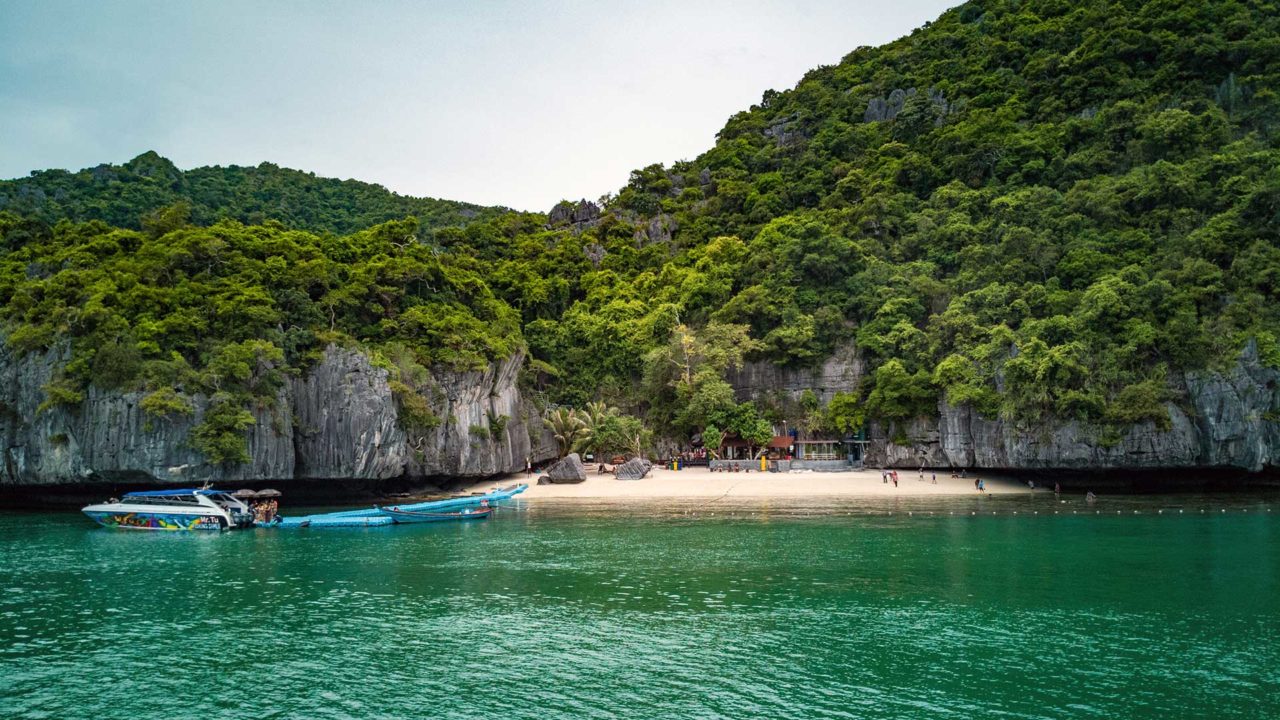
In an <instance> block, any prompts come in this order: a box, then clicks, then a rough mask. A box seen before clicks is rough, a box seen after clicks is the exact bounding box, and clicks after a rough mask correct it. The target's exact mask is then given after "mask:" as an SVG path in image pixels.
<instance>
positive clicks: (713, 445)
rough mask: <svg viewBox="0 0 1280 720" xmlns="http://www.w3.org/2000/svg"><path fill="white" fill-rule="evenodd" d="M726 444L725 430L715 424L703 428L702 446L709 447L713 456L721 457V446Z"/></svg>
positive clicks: (709, 451) (708, 450)
mask: <svg viewBox="0 0 1280 720" xmlns="http://www.w3.org/2000/svg"><path fill="white" fill-rule="evenodd" d="M722 445H724V432H723V431H721V430H720V428H718V427H716V426H715V425H708V426H706V427H705V428H703V429H702V447H704V448H706V449H707V452H708V453H710V454H711V457H712V458H715V459H719V458H720V447H721V446H722Z"/></svg>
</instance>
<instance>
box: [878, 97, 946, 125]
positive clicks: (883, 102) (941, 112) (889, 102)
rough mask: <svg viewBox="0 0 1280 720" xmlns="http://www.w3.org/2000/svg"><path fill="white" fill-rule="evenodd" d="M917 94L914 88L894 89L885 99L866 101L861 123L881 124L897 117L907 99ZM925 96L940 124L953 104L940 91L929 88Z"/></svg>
mask: <svg viewBox="0 0 1280 720" xmlns="http://www.w3.org/2000/svg"><path fill="white" fill-rule="evenodd" d="M918 92H919V90H917V89H916V88H907V89H906V90H903V89H902V88H895V89H894V90H893V91H892V92H890V93H889V96H888V97H887V98H878V97H877V98H871V99H870V100H868V101H867V109H866V111H865V112H863V114H862V121H863V122H883V121H885V120H892V119H894V118H896V117H898V113H900V112H902V108H903V106H904V105H906V104H907V99H908V98H910V97H913V96H914V95H916V94H917V93H918ZM925 94H926V95H927V96H928V98H929V102H931V103H933V105H934V106H935V107H936V108H937V111H938V120H937V122H939V123H941V122H942V119H943V118H944V117H946V115H947V113H949V112H951V111H952V109H953V107H954V106H953V103H949V102H947V99H946V97H945V96H944V95H943V94H942V91H941V90H937V89H934V88H929V89H927V90H925Z"/></svg>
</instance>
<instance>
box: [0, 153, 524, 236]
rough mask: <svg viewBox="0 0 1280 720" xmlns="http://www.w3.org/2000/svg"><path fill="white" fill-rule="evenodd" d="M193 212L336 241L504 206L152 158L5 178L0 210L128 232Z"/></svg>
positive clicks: (195, 218)
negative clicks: (157, 217) (179, 210)
mask: <svg viewBox="0 0 1280 720" xmlns="http://www.w3.org/2000/svg"><path fill="white" fill-rule="evenodd" d="M179 203H181V204H185V205H186V206H188V208H189V216H188V219H189V221H190V222H191V223H193V224H196V225H212V224H214V223H216V222H218V221H220V220H236V221H239V222H242V223H245V224H247V225H257V224H261V223H263V222H265V221H267V220H275V221H277V222H280V223H283V224H284V225H285V226H286V227H290V228H296V229H303V230H314V231H316V232H331V233H337V234H339V235H343V234H348V233H353V232H356V231H358V230H364V229H367V228H369V227H372V226H374V225H377V224H378V223H383V222H388V221H391V220H403V219H404V218H406V217H416V218H417V219H418V224H419V225H420V226H421V227H424V228H434V227H446V226H450V225H465V224H466V223H468V222H472V221H474V220H484V219H489V218H494V217H497V216H498V215H500V214H502V213H503V212H506V208H494V207H483V206H480V205H472V204H471V203H464V202H457V201H454V200H436V199H433V198H415V197H407V196H404V195H398V194H396V193H393V192H391V191H389V190H387V189H386V188H384V187H382V186H381V185H373V184H371V183H364V182H360V181H358V180H335V179H333V178H318V177H316V176H315V174H314V173H307V172H301V171H299V170H290V169H288V168H282V167H279V166H276V165H272V164H271V163H262V164H261V165H259V166H257V167H236V166H234V165H232V166H230V167H217V166H214V167H201V168H195V169H194V170H186V171H183V170H179V169H178V168H177V167H175V166H174V164H173V163H172V162H170V161H169V160H168V159H166V158H163V157H161V156H160V155H158V154H156V153H155V152H145V153H143V154H141V155H139V156H138V157H136V158H134V159H132V160H130V161H129V162H127V163H125V164H124V165H105V164H104V165H99V166H97V167H93V168H86V169H84V170H81V171H80V172H75V173H72V172H67V171H66V170H39V171H36V172H33V173H31V175H30V177H25V178H18V179H15V180H0V211H3V210H9V211H10V212H14V213H17V214H20V215H23V216H27V217H33V218H38V219H40V220H43V221H44V222H47V223H50V224H52V223H55V222H57V221H58V220H62V219H69V220H78V221H87V220H101V221H103V222H105V223H107V224H108V225H113V226H116V227H122V228H133V229H135V230H137V229H140V228H141V224H140V223H141V221H142V219H143V217H144V216H145V215H146V214H148V213H154V212H156V211H158V210H160V209H162V208H165V207H168V206H170V205H174V204H179Z"/></svg>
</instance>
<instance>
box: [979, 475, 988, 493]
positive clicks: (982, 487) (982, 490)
mask: <svg viewBox="0 0 1280 720" xmlns="http://www.w3.org/2000/svg"><path fill="white" fill-rule="evenodd" d="M986 491H987V483H986V481H985V480H982V479H981V478H979V479H978V492H980V493H985V492H986Z"/></svg>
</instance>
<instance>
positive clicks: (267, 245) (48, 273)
mask: <svg viewBox="0 0 1280 720" xmlns="http://www.w3.org/2000/svg"><path fill="white" fill-rule="evenodd" d="M25 227H26V226H25V225H23V224H22V223H21V222H19V221H17V220H15V219H14V218H13V216H11V215H5V214H3V213H0V229H3V230H5V232H6V233H10V232H20V231H21V232H25V230H23V228H25ZM149 227H151V228H152V230H151V232H149V233H142V232H136V231H131V230H119V229H114V228H110V227H107V226H106V225H103V224H101V223H86V224H80V225H76V224H71V223H61V224H59V225H58V226H57V227H56V228H54V229H52V230H51V231H50V232H49V233H48V234H47V235H43V236H41V237H39V238H37V239H35V240H31V241H28V242H26V243H25V244H20V245H16V246H15V243H13V242H12V239H11V238H10V236H9V235H8V234H6V235H5V236H4V243H3V247H7V248H10V249H7V250H0V320H2V321H3V323H4V326H5V328H6V330H7V336H8V342H9V344H10V346H11V347H12V348H14V349H15V350H16V351H18V352H42V351H46V350H52V349H54V348H62V347H67V348H69V350H70V356H69V360H68V361H67V363H66V365H65V367H64V368H63V371H62V376H61V377H60V378H59V379H58V380H56V381H54V382H51V383H49V385H48V386H46V388H45V393H46V397H47V399H46V401H45V402H44V403H43V404H42V406H41V407H42V408H43V409H48V408H50V407H53V406H56V405H76V404H78V403H79V402H81V400H83V392H84V389H85V388H86V387H88V386H89V384H91V383H92V384H95V385H97V386H98V387H102V388H108V389H119V390H147V391H151V394H150V395H148V400H147V401H146V402H145V404H144V409H145V410H147V411H148V412H150V413H152V414H158V415H164V414H172V413H174V412H189V410H183V409H181V408H180V407H179V405H180V404H181V403H182V402H184V401H180V400H179V397H180V395H181V396H190V395H193V394H196V393H204V394H207V395H210V396H212V395H216V394H221V396H222V397H223V401H222V402H223V404H224V405H226V406H230V405H233V404H234V405H235V406H237V407H239V408H241V409H244V408H248V407H250V406H258V407H269V406H271V405H272V404H273V403H274V402H275V400H276V397H277V395H278V393H279V391H280V389H281V387H282V386H283V384H284V382H285V379H286V378H287V377H288V376H290V375H295V374H298V373H301V372H303V371H304V370H305V368H306V367H307V366H308V365H309V364H310V363H311V362H312V361H313V360H314V358H315V357H317V356H318V354H319V352H320V350H322V349H323V346H324V345H325V344H327V343H331V342H336V343H339V344H353V345H356V346H359V347H363V348H365V349H367V350H368V351H369V352H371V353H372V354H374V355H379V354H381V356H382V357H383V360H384V361H385V362H386V363H387V366H388V367H389V368H390V369H391V370H392V371H393V377H392V383H393V384H392V387H393V390H394V391H395V394H396V399H397V402H398V404H399V407H400V410H401V417H402V419H403V421H404V425H405V427H406V428H408V429H410V430H412V431H416V432H418V433H422V432H425V431H426V430H429V429H431V428H433V427H436V426H437V425H439V423H440V420H439V419H438V418H437V417H435V415H434V414H433V413H432V412H431V403H430V401H429V399H428V398H427V397H424V396H423V395H422V394H421V393H422V392H423V391H429V389H430V387H431V386H432V383H431V381H430V376H429V374H428V373H427V371H426V369H425V368H426V366H427V365H430V364H440V365H442V366H444V367H446V368H455V369H464V370H470V369H476V368H479V367H484V366H487V365H488V364H489V363H490V362H492V361H494V360H497V359H499V358H506V357H510V356H511V355H513V354H515V353H517V352H520V351H521V349H522V347H523V342H522V340H521V334H520V327H519V319H518V317H517V316H516V315H515V312H514V311H513V310H512V309H511V308H510V307H508V306H506V305H505V304H504V303H503V302H502V301H500V300H498V299H496V298H495V297H494V296H493V294H492V293H491V292H490V291H489V289H488V287H487V286H486V285H485V283H484V281H483V279H482V278H481V276H480V275H479V274H478V273H477V272H475V271H474V270H472V269H470V268H468V267H466V261H463V262H462V263H459V262H456V261H455V259H454V258H452V257H450V256H443V257H441V256H438V255H437V254H435V253H434V252H432V250H431V249H430V248H428V247H426V246H425V245H422V244H421V243H418V242H416V241H414V239H413V235H414V233H415V232H416V225H415V223H413V222H412V221H405V222H396V223H388V224H385V225H380V226H377V227H374V228H370V229H368V230H365V231H363V232H360V233H357V234H355V235H352V236H349V237H347V238H334V237H332V236H323V237H321V236H316V235H312V234H309V233H305V232H299V231H289V230H286V229H284V228H283V227H281V226H279V225H276V224H268V225H263V226H254V227H246V226H243V225H239V224H237V223H233V222H224V223H219V224H217V225H215V226H213V227H209V228H195V227H180V228H176V229H169V231H168V232H167V233H166V234H164V235H160V236H156V235H155V233H156V232H159V230H158V229H157V228H162V227H163V228H165V229H168V228H169V225H167V224H166V222H165V221H163V219H161V220H157V221H156V223H155V224H152V225H149ZM384 350H385V352H383V351H384ZM157 393H158V394H157ZM175 403H177V404H175ZM233 419H234V418H232V414H231V413H230V410H225V412H224V414H223V415H222V416H220V417H215V418H212V419H211V418H206V419H205V421H204V422H203V424H202V425H203V426H204V429H205V431H204V433H203V434H202V435H201V437H200V439H198V440H196V441H195V444H196V446H197V447H200V448H202V449H204V448H208V449H209V450H210V451H211V452H214V453H216V456H217V457H218V458H220V460H218V461H219V462H231V461H234V458H236V457H240V456H241V453H240V452H238V451H237V450H236V444H235V443H233V442H231V441H230V440H229V439H228V437H227V436H228V434H229V433H232V432H236V430H235V428H237V427H241V425H240V424H238V423H237V422H233V421H232V420H233ZM241 429H242V430H243V429H244V428H243V427H241ZM242 434H243V433H242ZM242 439H243V438H242ZM210 457H211V459H212V458H213V456H210Z"/></svg>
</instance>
